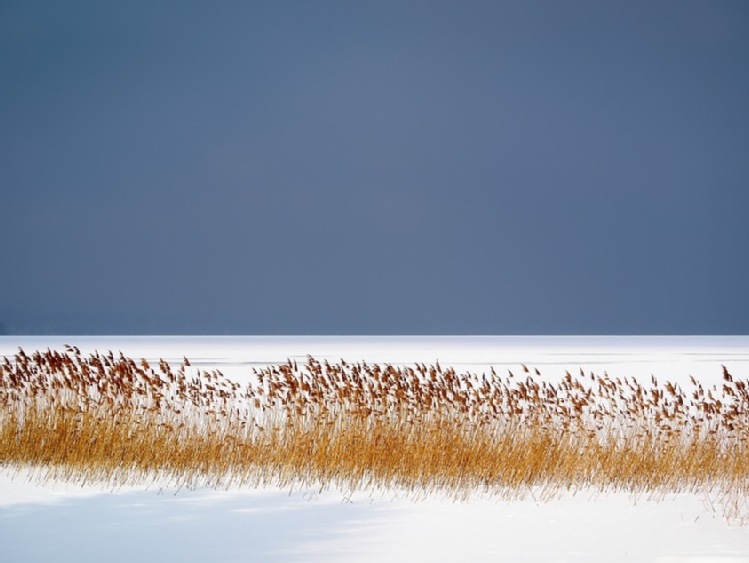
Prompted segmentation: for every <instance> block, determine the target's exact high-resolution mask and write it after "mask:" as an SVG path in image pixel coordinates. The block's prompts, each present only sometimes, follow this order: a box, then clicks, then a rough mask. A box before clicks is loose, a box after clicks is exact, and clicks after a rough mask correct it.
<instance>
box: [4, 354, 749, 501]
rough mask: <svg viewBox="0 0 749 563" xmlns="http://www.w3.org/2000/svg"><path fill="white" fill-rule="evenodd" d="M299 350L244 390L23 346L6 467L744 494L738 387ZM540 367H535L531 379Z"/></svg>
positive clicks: (125, 478)
mask: <svg viewBox="0 0 749 563" xmlns="http://www.w3.org/2000/svg"><path fill="white" fill-rule="evenodd" d="M537 371H538V370H536V369H533V371H531V369H530V368H528V366H522V373H523V376H522V377H517V376H515V375H513V374H512V373H509V374H508V376H506V377H500V376H499V375H497V374H496V373H495V372H494V371H493V370H492V372H491V374H489V376H486V375H482V376H478V375H474V374H467V373H466V374H458V373H456V372H455V370H453V369H452V368H445V367H443V366H440V365H439V364H435V365H434V366H427V365H425V364H417V365H415V366H414V367H394V366H390V365H377V364H374V365H369V364H367V363H347V362H345V361H341V363H340V364H330V363H328V362H322V363H321V362H318V361H316V360H315V359H314V358H311V357H310V358H308V361H307V363H306V364H305V365H303V366H301V367H300V366H297V364H296V363H295V362H291V361H289V362H287V363H285V364H283V365H279V366H271V367H268V368H266V369H263V370H259V371H256V372H255V376H256V379H257V383H254V384H249V385H248V386H246V387H245V388H241V387H240V386H239V385H238V384H237V383H236V382H233V381H231V380H229V379H227V378H225V377H224V376H223V375H222V374H221V373H220V372H201V371H198V370H196V369H194V368H192V367H191V366H190V363H189V361H188V360H187V359H185V360H184V361H183V362H182V363H181V364H180V365H179V366H177V367H176V368H173V367H172V366H170V365H169V364H168V363H167V362H165V361H163V360H161V361H160V362H159V365H158V367H156V366H151V365H150V364H149V363H148V362H147V361H145V360H141V361H140V362H135V361H134V360H132V359H130V358H127V357H124V356H123V355H122V354H119V355H118V356H115V355H114V354H113V353H112V352H109V353H108V354H105V355H100V354H98V353H97V354H93V355H91V356H88V357H83V356H82V355H81V353H80V351H79V350H78V349H77V348H69V349H68V350H67V351H66V352H65V353H60V352H56V351H49V350H48V351H46V352H38V351H37V352H34V353H32V354H30V355H28V354H26V353H25V352H24V351H23V350H20V351H19V353H18V354H16V355H15V356H14V357H13V358H3V362H2V363H0V465H2V466H6V467H22V466H33V467H43V468H47V469H49V470H50V471H51V475H52V476H53V477H54V478H63V479H83V480H96V481H105V482H111V483H115V484H117V483H126V482H134V481H136V482H137V481H139V480H143V479H148V478H149V476H153V475H160V476H166V477H167V478H169V479H171V480H174V481H175V482H177V483H179V484H182V485H188V486H192V485H200V484H208V485H213V486H226V485H230V484H243V483H244V484H246V483H250V484H256V483H260V482H269V481H273V482H281V483H291V482H303V483H318V484H319V483H321V484H323V485H325V484H331V483H336V484H339V485H343V486H347V487H390V486H397V487H403V488H406V489H408V490H411V491H418V492H432V491H447V492H448V493H451V494H454V495H457V496H461V495H465V494H466V493H467V492H469V491H471V490H474V489H481V490H488V491H492V492H494V493H496V494H501V495H504V496H510V497H511V496H513V495H519V494H522V493H523V492H524V491H527V490H529V489H530V488H534V487H535V488H540V489H541V490H543V491H545V494H549V495H550V494H554V493H555V492H556V491H561V490H568V489H573V490H574V489H579V488H585V487H596V488H600V489H614V490H625V491H631V492H636V493H640V492H644V493H655V492H682V491H697V490H702V489H704V488H706V487H707V488H710V489H716V490H719V491H723V493H724V494H725V495H726V498H730V500H731V503H733V504H731V503H729V504H731V506H733V505H736V506H738V505H740V504H741V503H740V502H736V499H737V498H740V499H741V498H743V499H746V498H749V495H747V492H748V491H749V487H748V485H749V416H748V415H749V382H747V381H742V380H738V379H736V378H734V377H733V376H732V375H731V374H730V373H728V371H727V370H725V368H724V373H723V382H722V385H721V386H713V387H711V388H708V389H705V388H704V387H703V386H702V384H701V383H700V382H699V381H697V380H696V379H694V378H692V381H691V383H692V388H691V389H688V390H687V391H684V390H683V389H682V388H681V387H680V386H678V385H675V384H673V383H671V382H665V383H663V384H659V383H658V382H657V380H656V379H655V378H653V380H652V385H651V386H649V387H645V386H642V385H641V384H640V383H638V382H637V381H636V380H634V379H633V378H629V379H618V378H617V379H612V378H610V377H609V376H608V375H607V374H605V373H604V374H603V376H600V375H596V374H592V373H591V374H587V375H586V374H585V373H582V371H581V373H580V375H579V376H575V377H573V376H572V375H571V374H569V373H567V374H566V376H565V378H564V379H562V380H561V381H560V382H559V383H557V384H552V383H550V382H548V381H544V380H543V378H542V377H540V374H538V373H535V372H537ZM534 373H535V375H534Z"/></svg>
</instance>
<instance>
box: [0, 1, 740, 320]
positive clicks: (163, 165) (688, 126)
mask: <svg viewBox="0 0 749 563" xmlns="http://www.w3.org/2000/svg"><path fill="white" fill-rule="evenodd" d="M107 4H110V3H106V2H74V1H73V2H51V1H50V2H28V1H19V2H2V3H1V4H0V84H2V87H1V88H0V190H2V191H1V193H0V212H1V213H0V248H2V262H0V264H2V266H0V322H2V324H3V325H4V326H5V329H6V330H7V331H8V332H15V333H63V334H65V333H67V334H84V333H109V334H115V333H145V334H151V333H154V334H155V333H178V334H180V333H185V334H187V333H247V334H303V333H306V334H377V333H384V334H386V333H389V334H411V333H421V334H461V333H474V334H480V333H485V334H538V333H542V334H554V333H558V334H566V333H584V334H597V333H620V334H654V333H676V334H681V333H698V334H709V333H743V334H746V333H749V101H748V100H749V4H747V3H746V2H744V1H741V0H740V1H736V2H721V1H704V2H690V1H681V0H679V1H673V2H657V1H653V0H648V1H644V2H634V1H633V2H618V3H611V2H599V1H597V0H594V1H590V2H574V1H572V2H533V1H528V0H522V1H518V2H498V1H486V2H470V1H459V2H458V1H455V2H438V1H434V0H430V1H424V2H408V1H405V0H398V1H393V2H388V1H383V0H379V1H377V2H369V3H363V2H348V1H341V2H329V1H315V2H306V1H299V2H283V1H278V0H272V1H268V2H205V3H202V4H199V3H195V2H180V3H168V5H163V6H160V7H159V6H155V4H156V3H155V2H142V3H141V2H119V3H111V5H107Z"/></svg>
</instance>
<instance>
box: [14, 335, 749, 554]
mask: <svg viewBox="0 0 749 563" xmlns="http://www.w3.org/2000/svg"><path fill="white" fill-rule="evenodd" d="M65 344H71V345H76V346H78V347H79V348H80V349H81V351H82V352H84V353H88V352H93V351H95V350H98V351H99V352H106V351H108V350H113V351H114V352H119V351H122V352H123V354H125V355H127V356H130V357H134V358H141V357H143V358H146V359H148V360H149V361H150V360H157V359H159V358H164V359H166V360H167V361H172V362H179V361H181V360H182V358H183V357H185V356H186V357H187V358H189V359H190V360H191V362H192V364H193V366H197V367H198V368H200V369H220V370H221V371H222V372H223V373H224V374H225V375H227V376H230V377H232V378H236V379H237V380H242V379H243V378H247V377H250V376H251V373H252V368H253V367H261V366H265V365H268V364H273V363H282V362H285V361H286V360H287V358H291V359H296V360H298V361H299V360H304V359H306V357H307V355H308V354H310V355H313V356H315V357H316V358H318V359H321V360H322V359H328V360H330V361H338V360H340V359H341V358H343V359H345V360H347V361H352V362H356V361H367V362H370V363H373V362H379V363H391V364H396V365H408V364H413V363H415V362H424V363H433V362H435V361H437V360H438V361H439V362H440V364H442V365H443V366H448V365H449V366H454V367H456V369H458V370H467V371H472V372H477V373H481V372H482V371H486V370H488V369H489V368H490V367H493V368H495V369H496V370H497V371H500V370H508V369H509V370H513V371H514V370H518V369H520V366H521V365H523V364H525V365H528V366H534V367H537V368H539V370H540V371H541V373H542V375H543V376H544V377H549V378H556V377H559V376H561V375H563V374H564V371H565V370H570V371H573V370H579V369H583V370H584V371H585V372H589V371H594V372H596V373H602V372H603V371H607V372H608V373H609V374H610V375H611V376H636V377H638V378H639V377H648V378H649V377H650V374H654V375H656V376H657V377H658V378H659V379H661V380H663V379H671V380H674V381H681V380H685V379H686V378H688V377H689V375H694V376H696V377H698V378H700V379H701V380H703V381H705V382H709V383H712V382H714V381H718V380H719V379H720V377H721V374H722V368H721V365H725V366H726V367H727V368H728V370H729V371H731V373H732V374H733V375H734V377H736V378H742V379H746V378H747V377H749V337H745V336H735V337H703V336H696V337H670V336H667V337H618V336H614V337H583V336H580V337H555V336H544V337H524V336H520V337H483V336H477V337H472V336H466V337H276V336H267V337H265V336H263V337H260V336H227V337H225V336H220V337H218V336H217V337H183V336H168V337H129V336H113V337H81V336H54V337H51V336H44V337H25V336H3V337H0V356H10V355H13V354H15V353H16V352H17V350H18V347H19V346H20V347H23V348H24V350H26V351H27V352H30V351H33V350H36V349H42V350H44V349H47V348H57V349H64V345H65ZM531 493H532V491H531ZM713 501H715V499H714V498H711V496H710V495H709V494H707V493H706V494H704V495H689V494H682V495H671V496H668V497H666V498H664V499H660V501H659V502H656V501H655V500H650V499H647V498H632V497H631V496H630V495H627V494H619V493H617V494H613V493H608V494H596V493H592V492H591V493H581V492H578V493H577V494H576V495H571V494H566V495H562V496H561V497H560V498H558V499H556V500H551V501H547V502H538V501H537V500H535V499H534V498H533V496H532V494H529V496H528V498H526V499H525V500H520V501H503V500H499V499H496V498H485V497H483V496H480V495H479V496H476V497H475V498H472V499H470V500H468V501H467V502H454V501H452V500H448V499H444V498H440V497H438V496H432V497H429V498H426V499H414V498H409V497H407V496H406V495H402V494H399V493H398V492H397V491H386V492H382V491H380V492H371V491H370V492H359V493H355V494H353V495H350V494H348V493H345V492H342V491H336V490H328V491H322V492H320V491H317V490H299V491H296V490H295V491H289V490H278V489H272V488H266V489H262V490H247V489H244V490H230V491H214V490H205V489H199V490H194V491H186V490H181V491H175V490H173V489H170V488H169V487H168V486H166V487H163V486H162V485H161V484H159V483H154V484H151V485H150V486H145V485H144V486H143V487H130V488H127V489H124V488H123V489H119V490H117V491H111V490H107V489H106V488H101V487H95V486H83V487H81V486H79V485H78V486H74V485H66V484H51V483H39V482H38V481H37V480H35V479H34V478H33V476H30V475H29V474H28V473H27V472H21V473H20V474H18V475H13V474H11V473H10V472H9V471H8V470H4V471H0V560H2V561H13V562H16V561H44V560H50V559H52V558H53V557H54V558H55V559H57V560H61V561H81V562H83V561H100V560H101V559H102V558H106V559H107V560H109V561H132V560H136V559H138V560H143V561H146V562H148V561H159V562H162V561H165V560H179V561H206V560H212V561H338V560H340V561H344V560H345V561H383V560H388V561H409V562H412V561H454V560H455V559H458V558H467V559H469V560H471V561H498V560H508V561H659V562H660V563H667V562H675V561H684V562H692V563H697V562H698V561H699V562H707V561H713V562H723V563H729V562H739V561H741V562H749V526H746V525H745V526H740V525H737V524H736V523H728V522H726V521H725V519H724V518H723V517H722V516H721V514H720V512H719V511H716V510H713V507H712V505H711V503H712V502H713Z"/></svg>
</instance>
